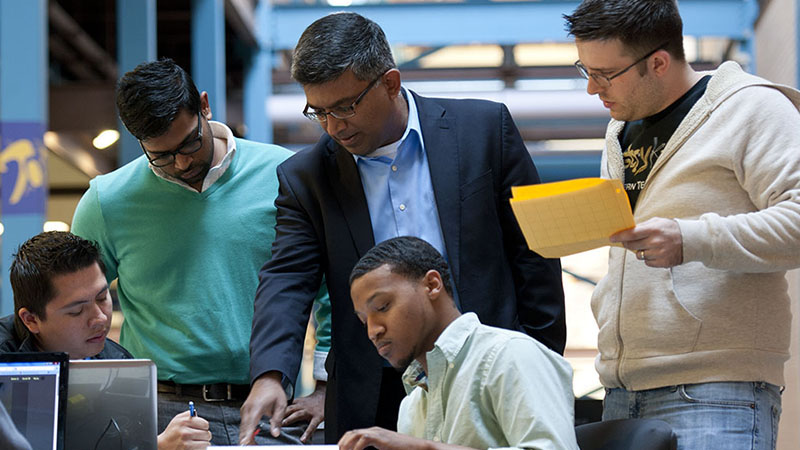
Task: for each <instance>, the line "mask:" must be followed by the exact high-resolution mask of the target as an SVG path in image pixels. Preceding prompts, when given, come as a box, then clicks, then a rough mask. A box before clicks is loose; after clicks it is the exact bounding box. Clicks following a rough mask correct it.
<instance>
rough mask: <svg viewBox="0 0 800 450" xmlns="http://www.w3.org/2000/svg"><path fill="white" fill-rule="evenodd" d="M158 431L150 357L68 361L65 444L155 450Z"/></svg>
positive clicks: (152, 367)
mask: <svg viewBox="0 0 800 450" xmlns="http://www.w3.org/2000/svg"><path fill="white" fill-rule="evenodd" d="M157 434H158V433H157V414H156V366H155V364H153V362H152V361H150V360H141V359H125V360H113V359H105V360H87V361H72V362H70V365H69V400H68V401H67V432H66V436H65V440H66V448H68V449H70V450H71V449H90V450H91V449H98V450H101V449H114V450H117V449H137V450H155V449H156V446H157V441H156V439H157Z"/></svg>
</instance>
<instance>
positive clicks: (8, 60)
mask: <svg viewBox="0 0 800 450" xmlns="http://www.w3.org/2000/svg"><path fill="white" fill-rule="evenodd" d="M47 74H48V66H47V1H46V0H28V1H24V2H22V1H18V0H0V181H2V189H1V191H2V194H1V196H2V209H1V210H0V211H2V223H3V226H4V232H3V238H2V267H0V278H2V292H1V293H0V295H1V296H0V315H3V316H4V315H7V314H11V313H12V312H13V307H14V297H13V293H12V290H11V283H10V282H9V278H8V269H9V267H10V266H11V262H12V261H13V254H14V253H15V252H16V250H17V248H18V247H19V246H20V244H22V243H23V242H25V241H26V240H27V239H29V238H30V237H32V236H34V235H36V234H38V233H40V232H41V231H42V225H43V224H44V218H45V208H46V202H47V173H46V165H45V163H46V160H45V147H44V143H43V136H44V132H45V130H46V129H47V115H48V106H47V86H48V84H47Z"/></svg>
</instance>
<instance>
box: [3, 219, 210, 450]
mask: <svg viewBox="0 0 800 450" xmlns="http://www.w3.org/2000/svg"><path fill="white" fill-rule="evenodd" d="M104 273H105V268H104V267H103V259H102V257H101V256H100V251H99V250H98V249H97V246H95V244H94V243H92V242H90V241H87V240H85V239H82V238H80V237H78V236H75V235H74V234H71V233H66V232H62V231H50V232H45V233H41V234H38V235H36V236H34V237H32V238H30V239H29V240H27V241H26V242H25V243H23V244H22V245H21V246H20V247H19V250H17V254H16V255H14V261H13V262H12V263H11V288H12V289H13V291H14V311H15V312H16V313H15V314H12V315H9V316H6V317H3V318H0V353H2V352H37V351H46V352H66V353H68V354H69V356H70V358H71V359H87V358H89V359H129V358H132V356H131V354H130V353H128V351H127V350H125V349H124V348H123V347H122V346H120V345H119V344H117V343H116V342H114V341H112V340H110V339H108V338H106V335H108V331H109V330H110V329H111V294H110V293H109V291H108V283H107V282H106V277H105V275H104ZM210 441H211V433H210V432H209V431H208V422H206V421H205V420H204V419H202V418H200V417H190V416H189V412H188V411H186V412H184V413H181V414H178V415H177V416H175V417H174V418H173V419H172V421H171V422H170V424H169V426H168V427H167V428H166V429H165V430H164V432H163V433H161V434H160V435H159V436H158V448H159V450H166V449H184V448H205V447H206V446H208V445H209V443H210Z"/></svg>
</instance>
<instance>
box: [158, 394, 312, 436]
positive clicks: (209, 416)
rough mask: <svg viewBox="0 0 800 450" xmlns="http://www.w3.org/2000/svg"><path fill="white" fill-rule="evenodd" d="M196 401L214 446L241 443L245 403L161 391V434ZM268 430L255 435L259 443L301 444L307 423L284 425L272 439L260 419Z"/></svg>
mask: <svg viewBox="0 0 800 450" xmlns="http://www.w3.org/2000/svg"><path fill="white" fill-rule="evenodd" d="M189 400H192V401H194V405H195V408H196V409H197V415H198V416H200V417H202V418H203V419H206V420H207V421H208V426H209V431H211V445H239V422H240V420H241V418H240V416H239V408H241V407H242V402H204V401H203V400H202V399H198V398H188V397H179V396H177V395H174V394H166V393H163V392H159V393H158V433H159V434H160V433H162V432H163V431H164V429H165V428H167V425H169V422H170V420H172V418H173V417H175V416H176V415H178V414H180V413H182V412H184V411H186V410H187V409H188V401H189ZM261 425H262V428H263V429H264V430H265V431H262V432H261V433H259V434H258V436H256V438H255V441H256V444H258V445H300V444H302V442H301V441H300V436H301V435H302V434H303V431H305V429H306V426H308V422H302V423H299V424H293V425H290V426H284V427H281V435H280V437H278V438H273V437H272V435H270V434H269V431H268V430H269V421H268V420H263V419H262V420H261Z"/></svg>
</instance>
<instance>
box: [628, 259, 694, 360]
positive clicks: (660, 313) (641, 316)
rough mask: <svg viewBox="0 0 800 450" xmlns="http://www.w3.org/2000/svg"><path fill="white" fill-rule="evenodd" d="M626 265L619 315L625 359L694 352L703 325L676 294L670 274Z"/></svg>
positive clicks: (631, 264) (640, 266) (634, 265)
mask: <svg viewBox="0 0 800 450" xmlns="http://www.w3.org/2000/svg"><path fill="white" fill-rule="evenodd" d="M628 256H629V255H628ZM628 261H629V262H628V264H627V265H626V266H627V267H626V272H627V273H626V274H625V281H624V287H623V291H622V292H623V305H622V310H621V311H622V312H621V314H620V333H621V336H622V341H623V345H624V346H625V353H626V356H627V357H629V358H647V357H653V356H664V355H676V354H682V353H689V352H691V351H693V350H694V348H695V346H696V345H697V341H698V338H699V336H700V328H701V327H702V324H703V321H702V320H701V319H700V318H698V317H697V316H695V315H694V314H693V313H692V312H691V311H690V310H689V309H688V308H686V305H685V304H684V302H683V301H682V300H681V299H680V298H679V297H678V295H677V294H676V290H675V286H674V279H673V275H672V271H671V270H669V269H658V268H651V267H647V266H645V265H644V264H643V263H641V262H640V261H636V260H631V258H630V257H628Z"/></svg>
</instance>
